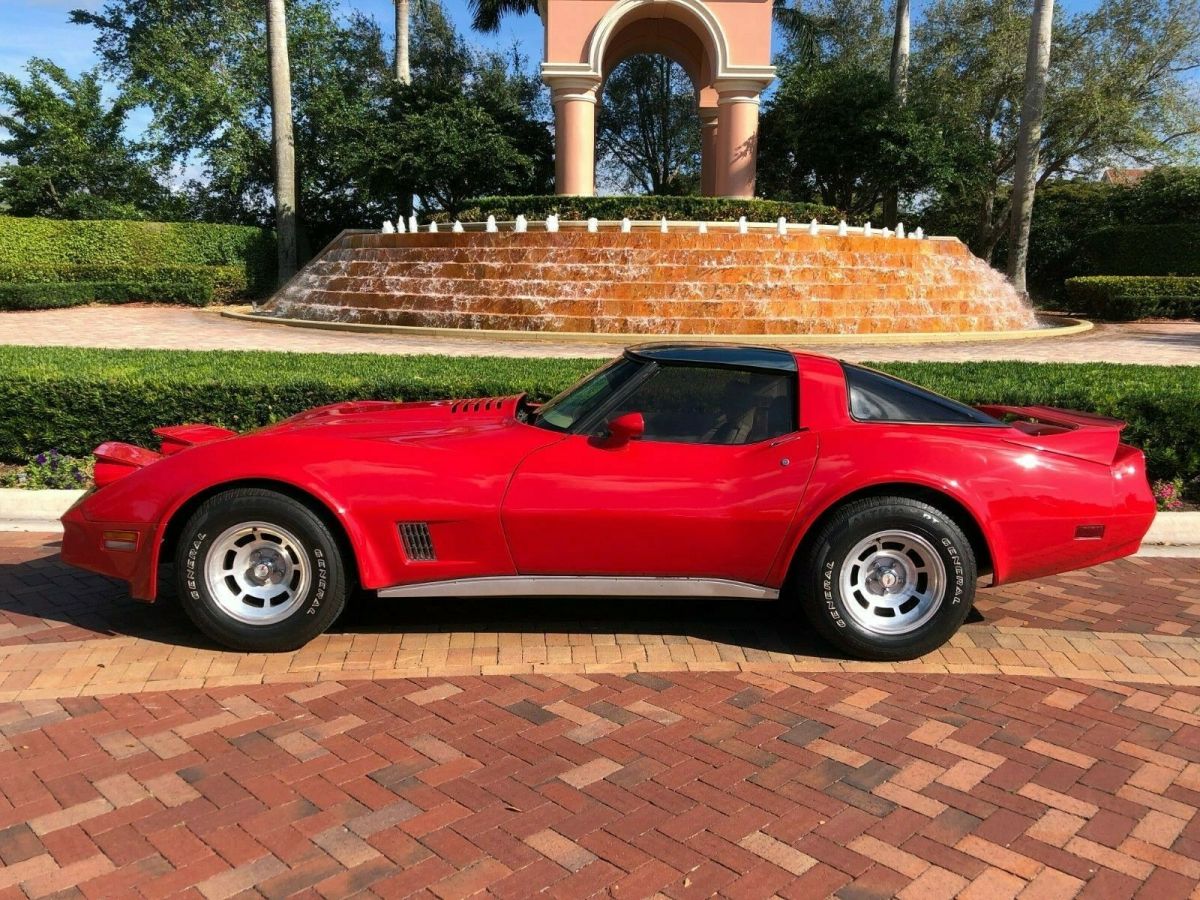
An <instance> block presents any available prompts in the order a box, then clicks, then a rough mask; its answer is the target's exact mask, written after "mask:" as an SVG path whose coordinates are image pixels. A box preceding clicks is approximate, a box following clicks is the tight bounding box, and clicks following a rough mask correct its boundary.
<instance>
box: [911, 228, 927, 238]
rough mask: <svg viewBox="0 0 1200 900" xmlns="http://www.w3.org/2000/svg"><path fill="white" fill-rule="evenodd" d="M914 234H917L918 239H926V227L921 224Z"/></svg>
mask: <svg viewBox="0 0 1200 900" xmlns="http://www.w3.org/2000/svg"><path fill="white" fill-rule="evenodd" d="M913 234H914V235H916V238H917V240H918V241H923V240H925V229H923V228H922V227H921V226H920V225H918V226H917V230H916V231H914V232H913Z"/></svg>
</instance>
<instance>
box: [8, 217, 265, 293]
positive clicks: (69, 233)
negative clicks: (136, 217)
mask: <svg viewBox="0 0 1200 900" xmlns="http://www.w3.org/2000/svg"><path fill="white" fill-rule="evenodd" d="M200 269H203V270H213V271H211V272H208V274H209V280H210V282H211V284H212V286H213V291H214V294H215V296H217V297H218V298H220V299H238V298H242V297H259V296H263V295H265V294H266V293H268V292H269V291H270V290H271V288H272V287H273V286H274V282H275V238H274V236H273V235H272V233H271V232H270V231H268V230H265V229H262V228H252V227H248V226H242V225H211V224H206V223H200V222H134V221H68V220H59V219H40V218H17V217H13V216H0V281H7V282H25V283H30V284H38V283H59V282H74V281H106V282H120V281H129V282H132V283H136V284H146V283H150V282H158V281H167V280H170V279H173V278H176V277H181V276H182V274H183V273H184V272H187V271H196V270H200Z"/></svg>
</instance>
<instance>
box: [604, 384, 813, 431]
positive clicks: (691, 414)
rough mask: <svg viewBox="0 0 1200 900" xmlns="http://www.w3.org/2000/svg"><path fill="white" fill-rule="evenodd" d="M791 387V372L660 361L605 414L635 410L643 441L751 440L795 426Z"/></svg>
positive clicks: (620, 413) (792, 390)
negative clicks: (643, 424) (643, 429)
mask: <svg viewBox="0 0 1200 900" xmlns="http://www.w3.org/2000/svg"><path fill="white" fill-rule="evenodd" d="M795 385H796V376H795V374H793V373H785V372H763V371H754V370H744V369H730V368H723V367H716V366H690V365H666V366H662V367H661V368H659V370H658V371H657V372H655V373H654V374H653V375H651V376H650V378H649V379H647V380H646V381H645V382H643V383H642V384H640V385H639V386H638V387H637V388H636V389H635V390H634V391H633V393H632V394H630V395H629V396H628V397H626V398H625V399H624V400H622V401H621V403H620V404H618V407H617V409H615V410H613V411H612V412H611V413H609V418H613V417H615V416H619V415H623V414H625V413H629V412H639V413H641V414H642V415H643V416H644V417H645V419H646V433H645V435H644V436H643V438H642V440H646V441H673V442H676V443H681V444H752V443H754V442H756V441H763V440H767V439H769V438H773V437H779V436H780V435H784V434H788V433H789V432H792V431H795V430H796V388H795Z"/></svg>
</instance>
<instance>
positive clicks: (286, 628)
mask: <svg viewBox="0 0 1200 900" xmlns="http://www.w3.org/2000/svg"><path fill="white" fill-rule="evenodd" d="M252 523H262V524H264V525H266V526H267V527H266V528H264V529H262V532H265V533H266V534H267V535H268V536H269V535H271V529H272V528H275V529H277V530H278V531H279V533H281V534H285V535H287V537H288V538H295V541H294V542H292V541H290V540H289V541H285V542H283V543H281V544H280V546H281V547H282V548H283V549H282V550H281V551H280V552H279V553H278V558H279V560H280V562H278V563H277V565H278V566H279V567H280V568H279V570H278V571H279V572H282V570H283V567H286V568H287V571H288V574H290V575H291V576H292V578H294V579H295V581H294V584H295V589H294V590H293V589H292V584H293V582H291V580H290V579H289V583H287V584H278V585H275V586H274V587H275V588H276V589H277V590H278V593H279V596H281V597H284V598H285V599H283V600H281V601H279V603H280V606H279V607H278V608H277V609H273V608H272V606H271V604H272V603H273V602H274V598H269V599H267V600H265V601H262V600H259V598H255V597H251V596H250V595H249V593H245V594H242V595H241V604H242V605H241V606H239V603H238V599H237V598H236V597H235V595H234V592H235V591H236V590H237V587H238V577H233V579H232V581H231V587H230V588H229V591H228V592H225V591H224V589H223V588H222V587H221V585H220V583H219V582H220V581H222V579H221V578H219V577H217V576H216V575H214V576H213V577H211V578H210V577H209V573H210V571H211V570H209V569H208V568H207V566H208V565H209V562H210V557H211V558H212V559H214V560H215V559H216V557H215V556H214V554H213V551H214V547H215V546H216V543H217V541H219V540H222V537H223V536H224V535H227V534H228V533H229V532H230V531H233V530H235V529H237V528H239V527H240V526H248V525H250V524H252ZM273 539H274V538H272V540H273ZM259 543H262V544H263V546H267V545H266V543H265V542H264V541H259ZM293 543H294V544H295V546H294V547H293V546H292V544H293ZM247 544H248V545H249V546H255V544H254V539H253V538H252V539H251V541H249V542H247ZM222 546H228V544H227V543H225V542H222ZM236 552H237V551H227V552H226V553H225V554H223V559H229V558H230V557H229V554H230V553H236ZM267 552H270V548H269V547H268V548H267ZM214 564H215V563H214ZM224 564H225V563H222V565H224ZM243 568H244V567H243V566H238V569H237V572H235V571H234V569H232V568H231V569H230V570H229V572H230V573H231V575H237V574H238V573H240V572H241V570H242V569H243ZM175 573H176V583H177V584H178V590H179V599H180V602H181V603H182V605H183V608H184V611H185V612H186V613H187V615H188V618H190V619H191V620H192V622H194V623H195V625H196V627H197V628H199V629H200V630H201V631H202V632H204V634H205V635H207V636H208V637H210V638H211V639H212V640H214V641H216V642H217V643H219V644H222V645H224V646H226V647H229V648H231V649H233V650H244V651H251V652H265V653H276V652H282V651H288V650H296V649H298V648H300V647H303V646H304V645H305V644H307V643H308V642H309V641H311V640H312V639H313V638H315V637H316V636H317V635H319V634H322V633H323V632H324V631H325V630H326V629H328V628H329V626H330V625H332V624H333V623H334V620H336V619H337V617H338V616H339V615H340V614H341V612H342V609H343V608H344V607H345V605H346V593H347V582H348V578H347V571H346V562H345V559H344V557H343V552H342V549H341V547H340V545H339V542H338V540H337V538H336V537H335V535H334V534H333V532H332V531H331V530H330V528H329V525H328V524H327V523H326V522H325V521H324V520H323V519H322V518H321V516H319V515H317V514H316V513H315V512H313V510H311V509H309V508H308V507H307V506H305V505H304V504H303V503H300V502H299V501H297V500H294V499H292V498H291V497H287V496H284V495H283V494H279V493H276V492H274V491H270V490H264V489H261V488H236V489H233V490H229V491H225V492H224V493H221V494H217V495H216V496H214V497H210V498H209V499H208V500H205V501H204V503H202V504H201V505H200V507H199V508H198V509H197V510H196V511H195V512H194V513H193V514H192V516H191V517H190V518H189V519H188V521H187V524H186V525H184V527H183V531H182V533H181V534H180V537H179V545H178V547H177V548H176V552H175ZM218 574H219V573H218ZM246 576H247V577H250V573H249V572H247V573H246ZM224 580H226V581H228V580H229V579H228V578H226V579H224ZM214 584H215V585H216V588H215V592H214ZM259 590H262V591H265V592H268V593H269V592H271V590H272V586H271V585H270V584H269V583H268V584H264V585H262V586H260V587H259ZM219 598H224V599H223V600H222V599H219ZM256 603H257V604H259V605H258V606H254V604H256ZM256 609H257V611H258V614H259V615H266V616H267V617H270V616H281V617H282V618H279V619H278V620H276V621H270V620H264V621H262V622H248V621H242V620H239V618H237V617H236V616H238V615H241V616H246V617H253V616H254V615H255V610H256ZM231 610H233V611H231ZM264 610H265V613H264Z"/></svg>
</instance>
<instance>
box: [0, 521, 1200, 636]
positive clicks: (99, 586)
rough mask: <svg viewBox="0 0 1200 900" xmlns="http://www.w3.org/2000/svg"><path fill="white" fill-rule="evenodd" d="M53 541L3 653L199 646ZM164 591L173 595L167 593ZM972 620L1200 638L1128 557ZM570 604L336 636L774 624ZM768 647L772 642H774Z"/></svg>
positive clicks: (1176, 567)
mask: <svg viewBox="0 0 1200 900" xmlns="http://www.w3.org/2000/svg"><path fill="white" fill-rule="evenodd" d="M57 553H58V539H57V538H56V537H54V536H53V535H4V536H3V540H0V646H5V645H12V644H23V643H41V642H56V641H78V640H86V639H89V638H95V637H97V636H103V635H136V636H139V637H146V638H153V639H159V640H168V641H174V642H184V643H191V642H195V641H197V640H198V638H197V637H196V635H195V634H194V632H193V630H192V629H191V627H190V626H189V625H188V624H187V623H186V622H185V620H184V619H183V617H182V616H181V615H179V614H178V611H177V610H175V609H174V608H173V605H172V604H171V603H169V602H168V603H164V604H159V605H156V606H154V607H147V606H145V605H144V604H141V603H136V602H134V601H133V600H130V599H129V595H128V593H127V591H126V590H125V588H124V586H123V585H121V584H120V583H118V582H114V581H110V580H108V579H105V578H101V577H99V576H95V575H91V574H88V573H86V572H81V571H79V570H76V569H72V568H70V567H69V566H66V565H65V564H63V563H62V562H61V561H60V560H59V559H58V557H57ZM168 590H169V588H168ZM975 606H976V612H977V613H978V616H977V617H976V619H975V621H982V622H985V623H987V624H991V625H1027V626H1032V627H1036V628H1052V629H1058V630H1065V631H1090V632H1124V633H1133V634H1167V635H1188V636H1200V559H1193V558H1179V557H1169V558H1167V557H1147V558H1141V557H1135V558H1131V559H1125V560H1120V561H1118V562H1114V563H1108V564H1106V565H1103V566H1097V567H1096V568H1093V569H1088V570H1086V571H1083V572H1073V573H1070V574H1067V575H1061V576H1057V577H1053V578H1043V579H1040V580H1038V581H1030V582H1023V583H1020V584H1013V585H1005V586H1003V587H999V588H995V589H991V588H987V589H981V590H980V591H979V593H978V595H977V600H976V604H975ZM579 609H580V607H579V606H578V605H577V604H567V605H564V603H563V602H562V601H558V600H554V601H540V602H538V601H516V602H511V603H506V604H505V605H504V607H503V608H497V606H496V604H494V603H491V602H488V603H473V602H469V601H463V602H460V603H458V604H452V605H449V606H448V605H447V604H445V603H442V602H437V603H421V602H406V603H405V604H403V605H400V604H387V603H375V602H373V601H372V600H370V599H367V600H365V601H364V602H360V603H359V604H358V608H357V609H354V610H352V611H351V613H350V615H349V618H348V619H347V620H346V621H345V622H343V623H341V624H340V625H339V627H341V628H343V629H347V628H348V629H354V630H363V629H365V630H368V631H423V630H426V631H437V630H449V629H452V628H456V627H457V628H463V627H471V626H475V625H478V626H480V628H481V629H483V630H488V631H494V630H496V628H497V627H499V626H509V627H511V628H513V629H514V630H521V629H522V628H523V627H526V626H528V627H530V628H532V630H534V631H537V632H542V631H547V630H564V631H566V630H572V629H578V628H580V627H582V626H581V624H580V623H581V621H582V620H583V619H595V620H599V621H600V622H602V623H604V622H606V623H608V624H609V625H610V626H612V625H614V624H620V625H628V626H630V630H633V631H635V632H637V631H644V630H650V631H656V632H659V631H663V630H664V629H665V630H671V629H678V628H680V627H683V628H687V627H689V626H690V627H700V628H705V627H708V626H709V625H715V626H717V627H718V628H720V627H725V626H727V627H729V628H736V629H738V630H742V631H747V630H756V631H757V632H758V633H757V636H756V637H755V640H756V641H760V642H761V641H764V640H765V641H767V642H769V641H770V636H771V635H776V633H777V631H778V627H779V622H778V616H777V614H776V611H775V610H774V609H773V608H772V607H771V605H770V604H747V603H741V602H737V603H712V604H701V605H697V604H695V603H693V602H690V601H689V602H686V603H671V602H659V601H656V603H655V604H654V605H653V606H649V607H648V606H647V604H645V603H644V602H640V601H639V602H632V603H631V602H622V601H612V600H610V601H606V602H605V604H604V607H603V608H602V609H597V608H596V607H590V608H588V611H587V614H586V617H581V615H580V613H579ZM775 640H776V642H777V641H778V637H777V635H776V637H775Z"/></svg>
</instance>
